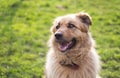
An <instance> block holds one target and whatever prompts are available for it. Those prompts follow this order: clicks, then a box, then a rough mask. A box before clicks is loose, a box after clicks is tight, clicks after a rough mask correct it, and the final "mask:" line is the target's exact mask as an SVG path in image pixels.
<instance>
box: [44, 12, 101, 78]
mask: <svg viewBox="0 0 120 78" xmlns="http://www.w3.org/2000/svg"><path fill="white" fill-rule="evenodd" d="M90 25H92V20H91V17H90V15H89V14H88V13H85V12H79V13H76V14H68V15H65V16H60V17H57V18H56V19H55V21H54V22H53V26H52V27H51V32H52V33H51V34H52V35H51V37H50V40H49V51H48V54H47V60H46V66H45V69H46V78H99V75H98V73H99V70H100V60H99V55H98V54H97V53H96V50H95V41H94V40H93V38H92V36H91V34H90V30H89V27H90Z"/></svg>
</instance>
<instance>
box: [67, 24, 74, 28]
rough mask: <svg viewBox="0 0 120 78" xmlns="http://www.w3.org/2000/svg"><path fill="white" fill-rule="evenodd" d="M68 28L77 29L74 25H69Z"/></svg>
mask: <svg viewBox="0 0 120 78" xmlns="http://www.w3.org/2000/svg"><path fill="white" fill-rule="evenodd" d="M67 27H68V28H74V27H75V25H73V24H68V26H67Z"/></svg>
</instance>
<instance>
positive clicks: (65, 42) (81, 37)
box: [51, 12, 91, 52]
mask: <svg viewBox="0 0 120 78" xmlns="http://www.w3.org/2000/svg"><path fill="white" fill-rule="evenodd" d="M90 25H91V17H90V16H89V15H88V14H87V13H83V12H81V13H77V14H69V15H65V16H61V17H58V18H56V19H55V21H54V23H53V26H52V28H51V31H52V34H53V46H54V47H56V48H57V49H58V50H59V51H61V52H65V51H68V50H71V49H73V48H75V46H77V45H81V43H83V44H85V41H86V40H87V39H88V38H87V37H88V32H89V26H90Z"/></svg>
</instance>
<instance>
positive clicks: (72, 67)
mask: <svg viewBox="0 0 120 78" xmlns="http://www.w3.org/2000/svg"><path fill="white" fill-rule="evenodd" d="M60 65H61V66H63V67H68V68H70V69H73V70H77V69H79V65H77V64H75V63H73V62H72V63H71V64H65V63H62V62H60Z"/></svg>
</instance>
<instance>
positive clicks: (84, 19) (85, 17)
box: [77, 12, 92, 26]
mask: <svg viewBox="0 0 120 78" xmlns="http://www.w3.org/2000/svg"><path fill="white" fill-rule="evenodd" d="M77 17H79V18H80V20H81V21H82V22H83V23H84V24H86V25H88V26H90V25H92V20H91V17H90V16H89V14H87V13H84V12H80V13H78V14H77Z"/></svg>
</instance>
